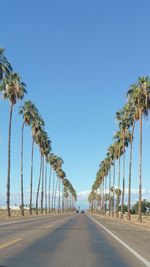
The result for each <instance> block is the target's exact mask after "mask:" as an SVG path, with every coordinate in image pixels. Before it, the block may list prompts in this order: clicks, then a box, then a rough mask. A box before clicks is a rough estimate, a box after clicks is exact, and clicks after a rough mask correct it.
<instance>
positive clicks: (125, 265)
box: [0, 214, 150, 267]
mask: <svg viewBox="0 0 150 267" xmlns="http://www.w3.org/2000/svg"><path fill="white" fill-rule="evenodd" d="M34 266H35V267H48V266H50V267H99V266H102V267H114V266H115V267H142V266H148V267H149V266H150V231H149V230H147V229H144V228H139V227H137V226H134V225H131V224H128V223H123V224H122V223H121V222H120V221H116V220H112V219H106V218H102V217H99V216H92V218H89V217H88V216H87V215H86V214H71V215H59V216H56V215H55V216H47V217H44V218H33V219H25V220H13V221H12V222H11V221H8V222H1V223H0V267H34Z"/></svg>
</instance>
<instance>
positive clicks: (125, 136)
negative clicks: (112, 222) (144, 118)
mask: <svg viewBox="0 0 150 267" xmlns="http://www.w3.org/2000/svg"><path fill="white" fill-rule="evenodd" d="M116 119H117V121H118V125H119V130H120V131H119V132H117V133H116V138H118V139H119V140H120V142H122V153H123V174H122V177H123V185H122V202H121V218H122V219H123V206H124V194H125V147H127V146H128V143H129V142H130V139H131V137H130V132H129V127H130V123H129V117H128V116H127V113H126V107H123V109H122V110H120V111H118V112H117V113H116Z"/></svg>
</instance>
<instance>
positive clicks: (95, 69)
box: [0, 0, 150, 200]
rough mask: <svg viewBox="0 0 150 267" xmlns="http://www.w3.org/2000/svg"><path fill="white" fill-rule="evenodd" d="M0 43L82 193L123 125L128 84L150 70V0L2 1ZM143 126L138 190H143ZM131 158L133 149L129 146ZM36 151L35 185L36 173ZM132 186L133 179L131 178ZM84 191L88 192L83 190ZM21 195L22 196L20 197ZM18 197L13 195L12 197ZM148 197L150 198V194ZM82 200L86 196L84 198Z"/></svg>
mask: <svg viewBox="0 0 150 267" xmlns="http://www.w3.org/2000/svg"><path fill="white" fill-rule="evenodd" d="M0 7H1V23H0V46H2V47H4V48H5V49H6V56H7V58H8V60H9V61H10V62H11V63H12V66H13V67H14V69H15V70H16V71H17V72H19V73H20V75H21V77H22V80H23V81H24V82H25V83H26V84H27V90H28V95H27V96H26V98H25V100H27V99H30V100H31V101H33V102H34V103H35V104H36V105H37V107H38V108H39V110H40V113H41V115H42V116H43V118H44V120H45V123H46V126H45V128H46V130H47V131H48V133H49V136H50V139H51V141H52V149H53V152H54V153H56V154H57V155H59V156H61V157H62V158H63V159H64V162H65V164H64V166H63V169H64V170H65V172H66V174H67V177H68V178H69V179H70V181H71V182H72V184H73V185H74V187H75V188H76V189H77V192H80V198H81V197H82V196H85V195H86V191H89V190H90V188H91V185H92V183H93V181H94V179H95V176H96V172H97V170H98V165H99V162H100V161H101V160H103V159H104V157H105V153H106V149H107V147H108V146H109V145H110V144H111V143H112V142H113V141H112V137H113V134H114V132H115V131H116V129H117V125H116V123H115V120H114V115H115V112H116V111H117V110H118V109H119V108H121V107H122V106H123V104H124V103H125V101H126V91H127V90H128V88H129V86H130V84H132V83H134V82H136V80H137V78H138V77H139V76H142V75H150V16H149V10H150V1H149V0H143V1H140V0H132V1H130V0H126V1H120V0H114V1H111V0H94V1H91V0H56V1H51V0H43V1H39V0H27V1H20V0H13V1H10V0H5V1H2V0H0ZM21 104H22V103H19V104H18V105H16V107H15V111H14V116H13V127H12V165H11V170H12V175H11V179H12V180H11V181H12V185H11V190H12V192H14V196H13V197H14V199H15V197H16V195H17V194H18V192H19V190H20V180H19V179H20V167H19V166H20V129H21V118H20V117H19V115H18V107H19V105H21ZM8 108H9V105H8V102H7V101H3V100H1V101H0V121H1V127H0V137H1V140H0V141H1V145H0V162H1V166H0V191H2V192H3V193H2V196H3V194H4V192H5V184H6V167H7V135H8V134H7V129H8V111H9V110H8ZM138 127H139V125H138V124H137V126H136V136H135V143H134V172H133V182H132V188H133V189H134V190H135V189H137V188H138V174H137V170H138V166H137V164H138V151H139V147H138V138H139V135H138V133H139V132H138ZM149 131H150V120H147V121H146V122H145V123H144V133H143V137H144V142H143V152H144V159H143V188H144V189H145V191H146V190H147V191H146V192H145V196H146V197H147V198H148V197H149V196H150V191H148V190H150V179H149V173H150V165H149V159H150V153H149V151H150V142H149ZM25 133H26V137H25V144H26V145H25V162H26V163H25V191H26V192H27V191H28V188H29V174H30V169H29V168H30V162H29V160H28V159H30V153H31V132H30V129H26V131H25ZM127 157H128V152H127ZM38 159H39V154H38V149H37V150H36V155H35V172H34V185H35V188H36V187H37V178H38V169H39V165H38V162H39V161H38ZM126 186H127V184H126ZM81 192H82V193H81ZM15 194H16V195H15ZM13 197H12V200H13ZM149 198H150V197H149ZM83 199H84V197H83Z"/></svg>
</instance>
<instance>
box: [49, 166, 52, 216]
mask: <svg viewBox="0 0 150 267" xmlns="http://www.w3.org/2000/svg"><path fill="white" fill-rule="evenodd" d="M51 177H52V168H51V166H50V174H49V185H48V212H49V213H50V212H51Z"/></svg>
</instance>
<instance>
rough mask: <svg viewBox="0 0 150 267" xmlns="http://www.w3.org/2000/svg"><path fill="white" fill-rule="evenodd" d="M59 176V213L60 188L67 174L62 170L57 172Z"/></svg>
mask: <svg viewBox="0 0 150 267" xmlns="http://www.w3.org/2000/svg"><path fill="white" fill-rule="evenodd" d="M57 176H58V177H59V193H58V209H57V210H58V212H60V188H61V181H63V179H64V178H65V177H66V173H65V172H64V171H63V170H62V169H58V170H57Z"/></svg>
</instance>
